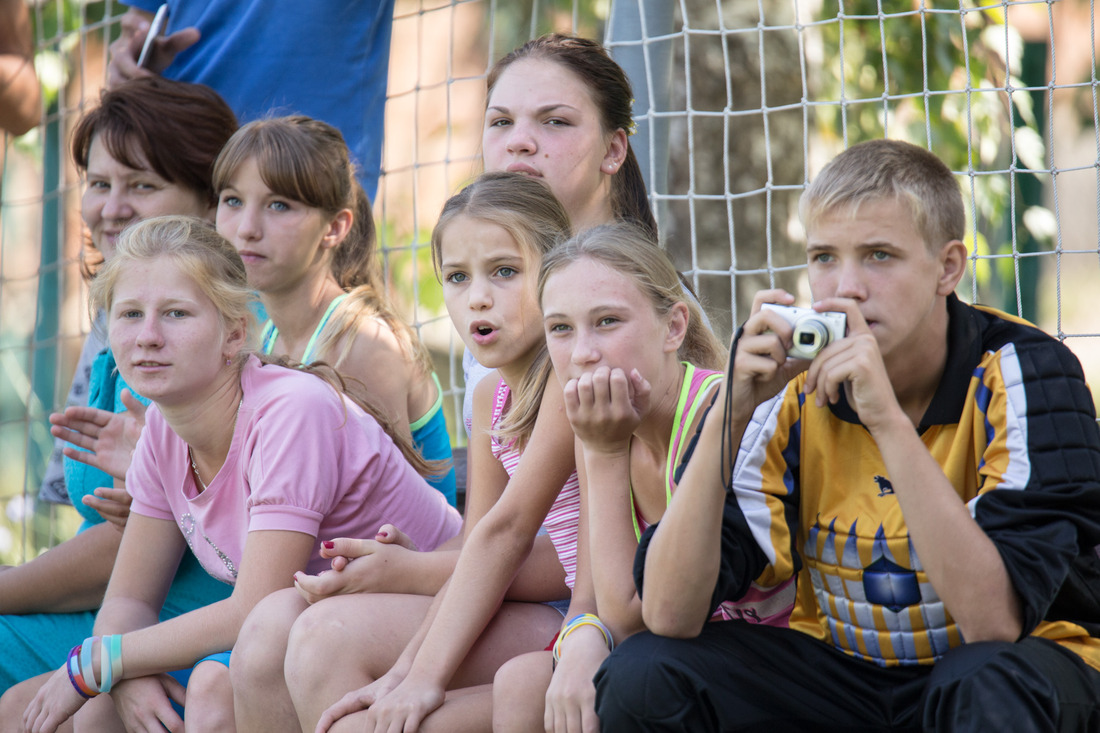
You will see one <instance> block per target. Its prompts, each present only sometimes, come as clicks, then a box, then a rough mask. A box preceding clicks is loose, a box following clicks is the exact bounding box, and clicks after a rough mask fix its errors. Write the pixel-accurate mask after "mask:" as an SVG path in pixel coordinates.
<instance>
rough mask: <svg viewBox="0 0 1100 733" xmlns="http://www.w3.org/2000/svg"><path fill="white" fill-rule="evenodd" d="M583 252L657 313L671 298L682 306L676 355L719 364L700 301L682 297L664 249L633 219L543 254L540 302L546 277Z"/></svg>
mask: <svg viewBox="0 0 1100 733" xmlns="http://www.w3.org/2000/svg"><path fill="white" fill-rule="evenodd" d="M583 257H588V258H590V259H593V260H596V261H597V262H601V263H603V264H604V265H607V266H608V267H609V268H611V269H612V270H615V271H616V272H618V273H621V274H623V275H625V276H627V277H629V278H630V279H631V280H633V281H634V283H635V284H636V285H637V286H638V289H639V290H640V291H641V292H642V293H643V294H644V295H645V296H646V297H647V298H648V299H649V302H650V303H651V304H652V305H653V309H654V310H655V311H656V313H657V315H658V316H662V317H663V316H666V315H668V313H669V312H670V311H671V310H672V307H673V306H674V305H675V304H676V303H683V304H684V305H685V306H687V309H688V323H687V332H686V333H685V334H684V340H683V342H682V343H681V344H680V348H679V352H678V355H679V357H680V360H681V361H686V362H689V363H691V364H694V365H696V366H700V367H703V368H704V369H721V368H722V366H723V365H724V363H725V358H726V352H725V349H724V348H723V347H722V344H721V343H720V342H719V341H718V338H717V337H716V336H715V335H714V333H713V332H712V331H711V330H710V329H709V328H707V326H706V324H705V323H704V322H703V314H702V311H701V310H700V309H699V305H698V304H697V303H696V302H695V301H694V300H693V299H692V298H689V297H687V295H686V293H685V292H684V288H683V286H682V284H681V282H680V276H679V274H678V273H677V272H676V268H675V267H673V266H672V262H671V261H669V259H668V255H667V254H665V252H664V250H662V249H661V248H660V247H658V246H657V243H656V242H654V241H653V240H652V239H651V238H650V237H649V235H648V234H647V232H646V231H645V229H643V228H642V227H640V226H637V225H636V224H631V223H629V222H616V223H613V224H604V225H601V226H597V227H593V228H591V229H587V230H585V231H583V232H579V233H578V234H576V235H574V236H573V237H572V238H571V239H569V240H568V241H566V242H565V243H563V244H562V245H560V246H558V247H556V248H555V249H554V250H553V251H552V252H550V253H549V254H547V255H546V256H545V257H543V259H542V268H541V269H540V270H539V303H540V304H541V303H542V294H543V290H544V289H545V287H546V281H547V279H549V277H550V276H551V275H552V274H554V273H555V272H556V271H558V270H560V269H562V268H563V267H565V266H567V265H569V264H570V263H573V262H576V261H577V260H579V259H581V258H583Z"/></svg>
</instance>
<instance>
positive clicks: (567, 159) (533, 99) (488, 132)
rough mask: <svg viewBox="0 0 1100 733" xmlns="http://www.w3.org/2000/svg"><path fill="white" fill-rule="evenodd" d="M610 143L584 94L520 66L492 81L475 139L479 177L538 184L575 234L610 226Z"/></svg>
mask: <svg viewBox="0 0 1100 733" xmlns="http://www.w3.org/2000/svg"><path fill="white" fill-rule="evenodd" d="M610 142H611V136H610V135H609V134H608V132H607V131H605V130H604V129H603V126H602V123H601V121H600V112H599V110H598V109H597V107H596V105H595V102H594V101H593V100H592V95H591V93H590V92H589V91H588V87H587V86H586V85H585V83H584V82H583V81H582V80H581V79H580V78H579V77H578V76H577V75H576V74H574V73H573V72H572V71H570V70H569V69H567V68H565V67H564V66H562V65H561V64H558V63H557V62H554V61H549V60H545V59H524V60H523V61H517V62H515V63H513V64H512V65H511V66H509V67H508V68H507V69H506V70H505V71H504V73H502V74H501V75H500V77H499V78H498V79H497V83H496V85H495V86H494V87H493V92H492V94H491V95H490V97H489V100H488V105H487V107H486V110H485V128H484V131H483V133H482V139H481V144H482V156H483V158H484V162H485V170H487V171H501V170H507V171H513V172H519V173H524V174H526V175H529V176H533V177H537V178H541V179H543V180H544V181H545V182H546V183H547V185H549V186H550V190H552V191H553V192H554V195H555V196H556V197H557V198H558V200H559V201H561V203H562V206H564V207H565V210H566V211H567V212H568V213H569V217H570V219H572V221H573V224H574V226H575V227H577V228H583V227H585V226H591V225H594V224H598V223H602V222H606V221H610V220H611V219H612V210H611V175H610V174H609V173H608V172H607V171H606V170H604V168H603V166H604V164H605V162H610V161H611V160H612V158H613V156H612V152H611V148H610ZM609 156H612V157H610V158H609ZM614 161H615V162H616V164H617V163H621V162H622V161H621V160H618V159H617V158H615V159H614ZM616 167H617V166H616Z"/></svg>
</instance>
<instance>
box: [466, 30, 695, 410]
mask: <svg viewBox="0 0 1100 733" xmlns="http://www.w3.org/2000/svg"><path fill="white" fill-rule="evenodd" d="M486 83H487V87H488V89H487V96H486V102H485V127H484V129H483V130H482V137H481V155H482V161H483V163H484V165H485V170H486V171H511V172H516V173H522V174H524V175H528V176H532V177H534V178H538V179H539V180H541V181H542V182H543V183H545V184H546V185H547V186H549V187H550V190H551V191H553V192H554V195H555V196H556V197H557V198H558V200H559V201H560V202H561V203H562V206H564V207H565V210H566V212H567V213H568V214H569V219H570V222H571V223H572V227H573V231H574V232H583V231H584V230H586V229H590V228H592V227H594V226H599V225H601V224H612V223H614V222H616V221H627V222H631V223H633V224H635V225H637V226H639V227H641V228H642V229H643V230H644V231H645V233H646V236H648V237H649V238H650V239H653V240H654V241H656V240H657V221H656V219H654V217H653V210H652V209H651V208H650V205H649V195H648V194H647V192H646V187H645V180H644V179H643V178H642V170H641V167H640V166H639V165H638V159H637V157H636V156H635V155H634V150H633V149H632V148H631V146H630V136H631V135H632V134H633V133H634V121H633V114H634V112H633V104H634V93H633V91H632V90H631V85H630V79H628V78H627V76H626V72H624V71H623V69H622V67H620V66H619V65H618V64H617V63H616V62H615V60H614V59H612V58H611V56H610V55H608V53H607V50H606V49H605V48H604V47H603V46H601V45H600V44H599V43H597V42H596V41H592V40H589V39H587V38H578V37H576V36H567V35H562V34H559V33H551V34H548V35H545V36H541V37H539V38H536V39H534V40H531V41H528V42H527V43H525V44H523V45H522V46H520V47H519V48H517V49H515V50H513V51H512V52H511V53H509V54H507V55H505V56H504V57H502V58H501V59H500V60H499V61H497V62H496V63H495V64H493V66H492V68H490V69H489V74H488V78H487V80H486ZM681 280H682V278H681ZM685 291H686V293H687V295H688V299H689V300H690V301H692V302H694V303H696V305H698V301H697V300H696V299H695V296H694V295H693V294H692V293H691V291H690V290H688V289H687V288H686V286H685ZM700 314H701V324H702V325H703V326H705V327H708V328H709V326H710V324H709V322H708V321H707V317H706V314H705V313H703V312H702V310H701V309H700ZM462 367H463V372H464V374H465V377H466V399H465V402H464V403H463V417H464V418H465V421H466V427H467V430H469V426H470V420H471V416H472V402H471V400H472V394H473V391H474V386H475V385H476V384H477V383H478V381H480V380H481V378H482V377H483V376H485V374H486V373H487V372H488V371H489V370H487V369H485V368H484V367H482V366H481V365H480V364H478V363H477V362H476V361H474V360H473V358H472V357H471V356H470V354H469V352H467V353H466V355H465V356H464V357H463V362H462Z"/></svg>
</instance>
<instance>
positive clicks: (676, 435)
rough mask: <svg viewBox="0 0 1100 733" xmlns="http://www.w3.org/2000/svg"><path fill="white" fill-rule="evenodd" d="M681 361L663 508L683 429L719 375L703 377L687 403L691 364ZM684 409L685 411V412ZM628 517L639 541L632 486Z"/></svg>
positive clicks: (682, 444)
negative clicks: (692, 398)
mask: <svg viewBox="0 0 1100 733" xmlns="http://www.w3.org/2000/svg"><path fill="white" fill-rule="evenodd" d="M681 363H682V364H683V365H684V380H683V383H682V384H681V385H680V396H679V398H678V399H677V400H676V413H675V415H674V416H673V418H672V435H670V436H669V439H668V456H667V457H666V458H665V506H666V507H667V506H668V505H669V503H670V502H671V501H672V476H673V474H674V473H675V472H676V466H678V465H679V464H680V459H681V458H682V457H683V455H684V451H685V450H686V449H687V441H685V440H683V434H684V430H685V429H686V428H687V426H689V425H691V423H692V421H694V420H695V413H696V412H698V410H699V405H701V404H702V403H703V396H704V395H706V394H707V392H709V391H710V387H711V385H712V384H714V383H715V382H716V381H717V380H719V379H721V378H722V375H721V374H712V375H710V376H707V377H704V378H703V382H702V384H700V385H699V391H698V392H696V393H695V399H694V400H691V401H690V402H691V404H688V401H689V398H690V396H691V384H692V382H693V381H694V380H695V365H694V364H689V363H688V362H686V361H685V362H681ZM685 410H686V411H687V414H686V415H685V413H684V411H685ZM630 519H631V521H632V522H634V536H635V537H636V538H637V539H638V541H639V542H640V541H641V539H642V528H641V527H640V526H639V525H638V510H637V508H636V507H635V506H634V487H633V486H631V487H630Z"/></svg>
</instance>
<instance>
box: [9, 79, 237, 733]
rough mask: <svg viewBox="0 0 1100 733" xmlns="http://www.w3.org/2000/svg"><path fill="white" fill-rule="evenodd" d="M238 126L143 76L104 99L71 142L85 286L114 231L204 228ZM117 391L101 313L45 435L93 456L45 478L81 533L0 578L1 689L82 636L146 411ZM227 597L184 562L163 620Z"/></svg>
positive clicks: (185, 91) (18, 696) (27, 693)
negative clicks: (181, 219) (56, 486)
mask: <svg viewBox="0 0 1100 733" xmlns="http://www.w3.org/2000/svg"><path fill="white" fill-rule="evenodd" d="M236 129H237V119H236V117H235V116H234V114H233V112H232V110H230V109H229V106H228V105H227V104H226V103H225V102H224V101H223V100H222V99H221V97H219V96H218V95H217V94H216V93H215V92H214V91H213V90H211V89H209V88H208V87H204V86H201V85H197V84H185V83H182V82H173V81H167V80H164V79H160V78H150V79H140V80H136V81H133V82H129V83H127V84H124V85H122V86H119V87H118V88H116V89H113V90H111V91H109V92H104V93H103V95H102V97H101V99H100V104H99V105H98V106H97V107H96V108H95V109H93V110H92V111H90V112H89V113H88V114H86V115H85V116H84V117H83V118H82V119H81V120H80V122H79V123H78V124H77V126H76V129H75V131H74V134H73V140H72V154H73V159H74V161H75V162H76V165H77V167H78V169H79V170H80V171H81V173H82V174H83V176H84V178H85V183H86V185H85V190H84V196H83V198H82V200H81V215H82V216H83V219H84V222H85V224H87V226H88V229H89V232H90V234H91V237H90V239H89V241H88V245H87V251H86V252H85V256H84V271H85V273H86V274H87V276H88V277H94V272H95V271H96V270H98V268H99V266H100V265H101V264H102V263H103V262H104V261H106V260H109V259H110V258H111V257H112V256H113V254H114V251H115V241H116V239H117V238H118V236H119V234H120V233H121V232H122V231H123V230H124V229H125V228H126V227H127V226H129V225H130V224H132V223H134V222H137V221H141V220H142V219H146V218H149V217H154V216H160V215H164V214H188V215H193V216H198V217H201V218H203V219H206V220H208V221H211V222H213V219H214V211H215V206H216V199H215V196H214V191H213V188H212V187H211V184H210V177H211V172H212V171H213V168H214V161H215V159H216V158H217V156H218V152H219V151H220V150H221V148H222V146H223V145H224V144H225V142H226V141H227V140H229V138H230V136H231V135H232V134H233V132H234V131H235V130H236ZM125 387H126V385H125V383H124V382H123V381H122V379H121V378H120V377H119V375H118V371H117V369H115V363H114V358H113V356H112V355H111V353H110V351H109V350H107V349H106V344H105V342H104V340H103V336H102V315H101V314H94V323H93V329H92V333H91V334H89V336H88V338H87V340H86V342H85V344H84V348H83V352H82V355H81V364H80V366H78V372H77V377H76V379H74V387H73V390H72V392H70V400H69V404H70V407H69V408H68V411H67V412H66V413H59V414H55V415H54V416H53V417H52V418H51V420H52V422H53V423H54V428H53V432H54V434H55V435H57V436H58V437H60V438H62V439H66V440H69V441H71V442H74V443H78V444H80V445H82V446H84V447H87V448H91V449H92V451H93V452H88V451H86V450H75V449H73V448H71V447H69V448H66V449H65V451H64V453H65V459H64V465H63V466H61V465H59V466H58V468H57V470H56V471H55V474H57V475H59V476H60V475H63V476H64V478H63V490H65V489H67V493H68V496H69V497H70V498H71V500H72V503H73V505H74V507H76V509H77V511H78V512H79V513H80V514H81V516H82V518H83V519H84V524H83V525H82V526H81V528H80V531H79V533H78V534H77V535H76V536H75V537H73V538H72V539H70V540H68V541H66V542H63V543H61V544H60V545H58V546H57V547H54V548H52V549H50V550H49V551H48V552H46V553H44V554H43V555H41V556H40V557H37V558H35V559H34V560H32V561H30V562H28V563H26V564H24V565H20V566H17V567H5V568H4V570H3V572H0V614H5V615H2V616H0V690H7V689H8V688H10V687H11V686H12V685H15V684H16V683H18V682H20V681H22V680H28V679H29V678H31V677H34V676H35V675H40V674H43V673H45V672H48V671H50V670H51V669H53V668H54V667H56V666H57V664H58V663H59V662H60V661H62V660H63V659H64V656H65V653H66V652H67V651H68V649H69V647H70V646H71V645H72V639H73V638H77V637H81V638H82V636H81V635H85V636H86V635H88V634H90V632H91V629H92V622H93V620H94V617H95V610H96V609H97V608H98V607H99V604H100V602H101V601H102V600H103V593H104V591H105V589H106V587H107V580H108V578H109V577H110V574H111V569H112V567H113V566H114V560H115V554H116V553H117V551H118V546H119V542H120V540H121V537H122V533H121V532H120V531H119V529H118V527H116V526H114V525H115V524H118V525H122V524H124V523H125V521H126V517H127V515H128V513H129V504H130V497H129V494H127V492H126V490H125V487H124V484H123V479H124V478H125V471H126V468H127V467H128V465H129V450H130V449H132V443H133V442H134V441H136V437H137V434H138V433H139V432H140V420H141V416H142V415H143V414H144V405H143V403H142V402H141V401H140V400H139V399H137V398H136V396H135V395H132V394H131V393H130V392H129V391H128V390H127V391H124V388H125ZM74 397H76V398H79V399H74ZM89 407H92V408H100V409H102V410H106V411H107V412H112V413H121V412H123V411H124V410H128V411H129V412H128V414H127V418H128V419H127V420H123V419H121V417H120V418H119V419H117V420H114V421H112V424H111V426H110V428H109V429H108V428H107V426H99V425H94V424H91V423H89V422H86V421H85V420H84V417H85V416H86V415H88V414H90V413H88V409H89ZM124 427H125V431H124V430H123V428H124ZM124 432H125V434H123V433H124ZM112 441H115V444H112ZM120 458H121V459H120ZM57 462H58V464H61V462H62V461H61V455H60V451H59V452H58V455H57ZM56 483H62V479H61V478H58V479H57V481H56ZM105 519H107V520H110V521H104V520H105ZM230 590H231V589H230V588H229V586H227V585H225V584H224V583H220V582H217V581H214V580H212V579H211V578H209V577H208V576H207V575H206V573H204V572H202V569H201V568H200V567H199V566H198V564H197V563H195V562H189V561H185V562H184V563H183V564H181V566H180V569H179V572H178V574H177V576H176V581H175V583H174V584H173V586H172V590H171V592H170V593H169V596H168V600H167V601H166V603H165V608H164V613H165V615H166V617H170V616H174V615H177V614H179V613H183V612H185V611H187V610H190V609H191V608H194V607H197V606H200V605H205V604H206V603H210V602H212V601H215V600H218V599H219V598H221V597H224V596H226V595H228V593H229V592H230ZM35 689H37V684H36V683H35V681H30V682H28V683H26V684H25V685H23V686H21V687H19V688H17V689H16V690H12V691H11V692H10V693H8V694H6V695H5V696H4V698H3V699H2V700H0V729H5V728H4V726H8V725H14V724H16V723H17V722H18V720H19V717H20V715H21V713H22V707H23V705H24V704H25V703H26V702H27V701H28V700H29V699H30V697H31V696H33V694H34V690H35Z"/></svg>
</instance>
